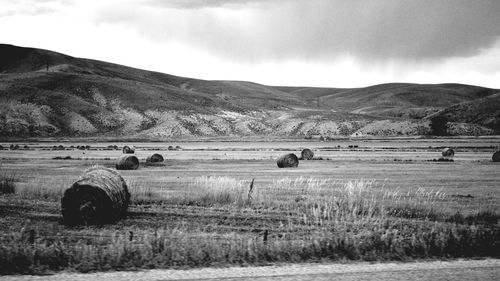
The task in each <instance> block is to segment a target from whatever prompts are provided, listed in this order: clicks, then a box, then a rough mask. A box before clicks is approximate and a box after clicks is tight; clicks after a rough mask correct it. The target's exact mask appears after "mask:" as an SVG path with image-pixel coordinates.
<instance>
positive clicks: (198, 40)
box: [0, 0, 500, 88]
mask: <svg viewBox="0 0 500 281" xmlns="http://www.w3.org/2000/svg"><path fill="white" fill-rule="evenodd" d="M0 43H5V44H13V45H19V46H26V47H35V48H43V49H49V50H53V51H57V52H61V53H64V54H67V55H71V56H75V57H83V58H91V59H97V60H103V61H108V62H113V63H119V64H123V65H127V66H132V67H137V68H142V69H147V70H154V71H160V72H164V73H169V74H173V75H179V76H185V77H192V78H199V79H208V80H245V81H253V82H257V83H262V84H267V85H289V86H317V87H362V86H370V85H374V84H381V83H389V82H410V83H464V84H472V85H479V86H486V87H492V88H500V1H499V0H418V1H417V0H281V1H279V0H268V1H266V0H110V1H106V0H86V1H77V0H16V1H12V0H0Z"/></svg>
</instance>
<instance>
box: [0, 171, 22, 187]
mask: <svg viewBox="0 0 500 281" xmlns="http://www.w3.org/2000/svg"><path fill="white" fill-rule="evenodd" d="M16 181H18V178H17V175H16V173H15V172H9V171H5V170H3V169H2V168H1V167H0V194H12V193H15V192H16V184H15V182H16Z"/></svg>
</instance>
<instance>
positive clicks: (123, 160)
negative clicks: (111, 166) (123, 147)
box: [115, 154, 139, 170]
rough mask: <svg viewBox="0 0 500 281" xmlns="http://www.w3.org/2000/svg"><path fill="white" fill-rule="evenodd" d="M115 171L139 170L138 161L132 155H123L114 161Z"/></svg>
mask: <svg viewBox="0 0 500 281" xmlns="http://www.w3.org/2000/svg"><path fill="white" fill-rule="evenodd" d="M115 167H116V169H117V170H137V168H139V159H138V158H137V157H136V156H134V155H128V154H124V155H122V156H120V157H119V158H118V159H117V160H116V165H115Z"/></svg>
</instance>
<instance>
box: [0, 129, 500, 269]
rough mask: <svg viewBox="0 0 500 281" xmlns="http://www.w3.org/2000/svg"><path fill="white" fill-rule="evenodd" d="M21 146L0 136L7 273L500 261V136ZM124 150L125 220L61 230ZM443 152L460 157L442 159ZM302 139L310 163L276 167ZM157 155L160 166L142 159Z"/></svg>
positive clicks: (0, 235) (2, 258)
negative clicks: (133, 161) (97, 176)
mask: <svg viewBox="0 0 500 281" xmlns="http://www.w3.org/2000/svg"><path fill="white" fill-rule="evenodd" d="M14 144H17V145H19V149H14V150H11V149H9V146H10V145H11V143H0V145H2V146H3V147H4V150H1V151H0V158H1V171H0V176H1V177H2V180H3V182H2V184H4V183H6V182H7V183H9V186H13V187H14V189H15V190H13V191H14V193H9V192H6V193H4V194H1V195H0V225H1V227H0V248H1V249H0V273H3V274H12V273H47V272H55V271H60V270H76V271H81V272H87V271H95V270H131V269H140V268H172V267H174V268H178V267H181V268H183V267H199V266H224V265H235V264H236V265H238V264H241V265H249V264H269V263H280V262H311V261H312V262H314V261H325V260H328V261H347V260H368V261H372V260H379V261H384V260H413V259H442V258H458V257H466V258H476V257H500V238H499V237H500V225H499V221H498V217H499V214H500V209H499V207H500V191H499V182H500V163H494V162H492V161H491V156H492V154H493V152H494V151H495V149H496V148H497V146H498V145H499V144H500V138H467V139H462V138H456V139H399V140H396V139H395V140H351V141H349V140H343V141H327V142H318V141H269V142H260V141H241V142H236V141H232V142H217V141H210V142H169V143H160V142H137V143H134V142H127V143H111V142H83V141H80V142H71V141H65V142H34V143H30V142H20V143H14ZM115 145H116V146H117V147H118V149H115V147H114V146H115ZM123 145H135V146H136V148H137V151H136V153H135V154H136V156H137V157H138V158H139V159H140V161H141V165H140V168H139V169H138V170H133V171H119V172H120V174H121V175H122V176H123V177H124V178H125V180H126V181H127V183H128V186H129V190H130V193H131V195H132V196H131V205H130V206H129V211H128V213H127V216H126V217H125V218H123V219H122V220H120V221H118V222H117V223H116V224H109V225H101V226H78V227H68V226H65V225H63V224H62V223H61V222H62V217H61V212H60V200H61V197H62V193H63V191H64V190H65V189H66V188H68V187H69V186H71V184H72V183H73V182H75V181H76V180H77V179H78V177H79V176H80V175H81V174H82V172H83V171H84V170H85V169H87V168H89V167H91V166H93V165H101V166H105V167H110V168H114V164H115V159H116V158H117V157H119V156H120V155H121V154H122V152H121V147H122V146H123ZM78 146H88V147H86V148H85V149H78ZM176 147H177V148H176ZM443 147H452V148H453V149H455V151H456V154H455V156H454V157H453V158H452V159H453V161H435V160H438V159H439V158H441V149H442V148H443ZM303 148H310V149H312V150H313V151H314V153H315V157H316V159H315V160H309V161H300V164H299V166H298V167H297V168H287V169H279V168H278V167H277V165H276V159H277V158H278V157H279V156H281V155H283V154H285V153H289V152H293V153H296V154H297V155H300V151H301V150H302V149H303ZM152 153H160V154H162V155H163V156H164V158H165V159H166V160H165V162H164V163H163V164H159V165H153V166H146V165H144V163H145V159H146V157H147V156H148V155H150V154H152ZM9 179H12V181H9ZM252 179H254V184H253V188H252V189H250V186H251V182H252Z"/></svg>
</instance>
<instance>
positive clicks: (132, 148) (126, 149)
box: [122, 145, 135, 154]
mask: <svg viewBox="0 0 500 281" xmlns="http://www.w3.org/2000/svg"><path fill="white" fill-rule="evenodd" d="M122 151H123V153H125V154H134V153H135V146H133V145H126V146H124V147H123V149H122Z"/></svg>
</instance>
